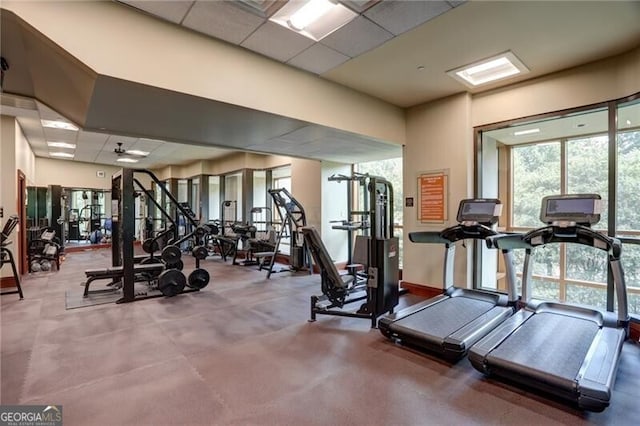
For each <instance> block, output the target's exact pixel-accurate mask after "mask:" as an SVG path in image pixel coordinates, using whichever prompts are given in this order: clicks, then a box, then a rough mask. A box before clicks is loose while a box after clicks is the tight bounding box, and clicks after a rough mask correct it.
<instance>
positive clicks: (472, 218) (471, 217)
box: [458, 200, 501, 224]
mask: <svg viewBox="0 0 640 426" xmlns="http://www.w3.org/2000/svg"><path fill="white" fill-rule="evenodd" d="M498 206H501V204H500V202H499V201H498V200H462V202H461V203H460V209H459V210H458V222H480V223H492V224H493V223H497V222H498V217H499V215H500V212H499V210H500V209H499V208H496V207H498Z"/></svg>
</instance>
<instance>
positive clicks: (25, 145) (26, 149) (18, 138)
mask: <svg viewBox="0 0 640 426" xmlns="http://www.w3.org/2000/svg"><path fill="white" fill-rule="evenodd" d="M15 131H16V135H15V150H16V151H15V152H16V168H17V169H19V170H22V172H23V173H24V174H25V177H26V179H27V185H33V184H34V182H35V162H36V156H35V155H34V154H33V151H32V150H31V146H30V145H29V141H28V140H27V138H26V137H25V135H24V133H23V132H22V128H21V127H20V125H19V124H18V123H16V126H15Z"/></svg>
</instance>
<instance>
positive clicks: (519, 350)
mask: <svg viewBox="0 0 640 426" xmlns="http://www.w3.org/2000/svg"><path fill="white" fill-rule="evenodd" d="M599 205H600V196H599V195H597V194H581V195H560V196H549V197H545V198H544V199H543V200H542V209H541V213H540V219H541V220H542V221H543V222H545V223H547V224H548V226H545V227H543V228H539V229H536V230H533V231H531V232H529V233H527V234H526V235H524V236H521V237H518V236H509V235H507V236H501V237H495V238H493V239H489V241H488V243H489V244H491V245H493V246H496V247H498V248H501V249H511V248H517V247H523V246H527V247H528V248H527V249H526V256H525V260H524V270H523V278H522V293H523V294H522V299H523V302H522V304H523V307H522V309H521V310H519V311H518V312H517V313H516V314H515V315H514V316H512V317H511V318H510V319H509V320H508V321H505V322H504V323H503V324H502V325H501V326H499V327H498V328H496V329H495V330H494V331H493V332H491V333H490V334H489V335H487V336H486V337H485V338H483V339H482V340H480V341H479V342H478V343H476V344H475V345H474V346H473V347H472V348H471V349H470V351H469V360H470V361H471V364H472V365H473V366H474V367H475V368H476V369H477V370H479V371H481V372H483V373H485V374H488V375H495V376H498V377H500V378H503V379H506V380H509V381H513V382H516V383H519V384H523V385H525V386H530V387H533V388H535V389H538V390H541V391H543V392H546V393H550V394H553V395H555V396H556V397H560V398H562V399H564V400H567V401H570V402H572V403H575V404H577V406H578V407H579V408H580V409H583V410H589V411H602V410H604V409H605V408H606V407H607V406H608V405H609V401H610V399H611V392H612V389H613V383H614V380H615V375H616V369H617V367H618V360H619V358H620V352H621V351H622V344H623V342H624V340H625V338H626V336H627V332H628V326H629V317H628V314H627V293H626V287H625V282H624V274H623V271H622V267H621V264H620V254H621V251H622V244H621V243H620V241H619V240H618V239H616V238H611V237H608V236H606V235H603V234H601V233H598V232H595V231H593V230H592V229H591V225H594V224H596V223H598V221H599V220H600V214H599ZM555 243H574V244H582V245H586V246H591V247H595V248H597V249H600V250H603V251H605V252H606V253H607V255H608V263H609V271H610V272H611V275H612V276H613V280H614V284H615V290H616V296H617V303H618V312H617V315H616V314H615V313H614V312H607V311H602V310H598V309H594V308H587V307H582V306H574V305H569V304H564V303H559V302H544V301H537V300H535V299H532V297H531V277H532V264H531V259H532V253H533V251H534V248H535V247H538V246H543V245H545V244H555Z"/></svg>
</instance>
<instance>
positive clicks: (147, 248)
mask: <svg viewBox="0 0 640 426" xmlns="http://www.w3.org/2000/svg"><path fill="white" fill-rule="evenodd" d="M142 250H144V252H145V253H149V254H151V253H154V252H156V251H158V250H160V246H159V245H158V241H156V240H154V239H152V238H147V239H146V240H144V242H143V243H142Z"/></svg>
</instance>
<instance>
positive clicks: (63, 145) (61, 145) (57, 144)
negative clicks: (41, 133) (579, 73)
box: [47, 141, 76, 149]
mask: <svg viewBox="0 0 640 426" xmlns="http://www.w3.org/2000/svg"><path fill="white" fill-rule="evenodd" d="M47 145H49V146H50V147H52V148H68V149H76V144H74V143H67V142H50V141H47Z"/></svg>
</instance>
